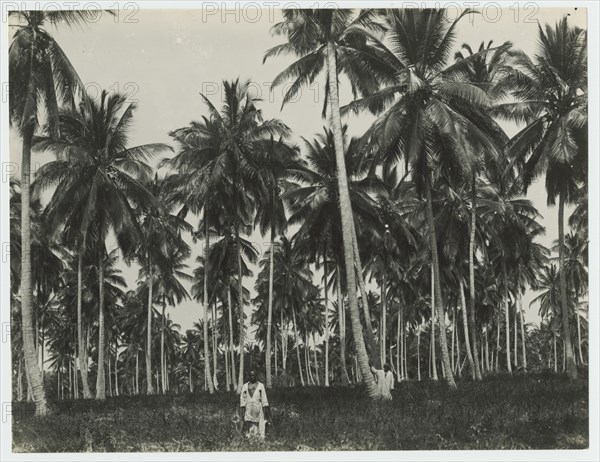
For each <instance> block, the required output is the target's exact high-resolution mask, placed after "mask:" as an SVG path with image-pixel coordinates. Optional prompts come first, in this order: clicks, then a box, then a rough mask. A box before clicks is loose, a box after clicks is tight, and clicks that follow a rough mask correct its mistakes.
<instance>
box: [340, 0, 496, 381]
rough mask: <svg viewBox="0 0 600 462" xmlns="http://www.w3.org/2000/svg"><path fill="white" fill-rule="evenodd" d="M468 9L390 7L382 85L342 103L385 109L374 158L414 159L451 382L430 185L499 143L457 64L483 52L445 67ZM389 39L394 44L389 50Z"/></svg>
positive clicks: (372, 138) (375, 129)
mask: <svg viewBox="0 0 600 462" xmlns="http://www.w3.org/2000/svg"><path fill="white" fill-rule="evenodd" d="M470 13H472V11H470V10H465V11H464V12H463V13H462V14H461V15H460V16H459V17H458V18H456V19H455V20H454V21H448V19H447V18H446V12H445V11H444V10H433V9H424V10H392V11H389V12H387V14H386V15H385V25H386V27H387V28H388V35H387V39H386V42H385V43H384V42H381V41H379V40H377V39H376V38H375V37H372V38H371V40H372V41H374V42H376V47H377V50H378V51H377V53H378V56H380V57H381V64H380V65H379V67H377V68H372V67H371V66H367V68H368V70H369V71H370V72H371V73H373V74H374V75H376V76H377V77H378V79H379V80H380V82H381V86H382V88H381V89H380V90H378V91H377V92H375V93H373V94H371V95H369V96H366V97H364V98H361V99H358V100H356V101H354V102H352V103H351V104H349V105H348V106H346V108H345V109H344V110H352V111H355V112H358V111H361V110H369V111H371V112H373V113H375V114H378V113H381V112H382V111H383V114H381V115H380V116H379V118H378V119H377V120H376V121H375V122H374V123H373V125H372V126H371V127H370V128H369V130H367V132H366V133H365V135H364V137H363V138H364V145H365V149H366V150H367V151H368V152H370V151H372V150H375V151H376V152H377V155H376V158H375V160H376V162H375V164H379V163H383V164H388V165H390V164H391V165H393V164H395V163H396V162H397V161H398V160H399V159H400V158H402V157H403V158H404V160H405V163H406V164H407V165H410V168H411V171H412V176H413V179H414V181H415V183H416V186H417V191H418V192H419V194H422V195H424V197H425V198H426V201H427V202H426V203H427V219H428V220H427V221H428V224H429V240H430V250H431V262H432V268H433V276H434V277H433V279H434V292H435V305H436V311H437V318H438V322H439V330H440V336H439V337H440V346H441V350H442V362H443V366H444V371H445V376H446V380H447V382H448V384H449V385H450V386H451V387H455V386H456V384H455V382H454V377H453V375H452V369H451V366H450V356H449V354H448V347H447V340H446V329H445V314H444V302H443V294H442V289H441V284H440V268H439V259H438V249H437V239H436V233H435V227H434V215H433V201H432V188H434V187H435V182H434V181H435V179H436V175H439V174H440V168H441V167H442V166H443V165H444V164H446V165H449V164H452V165H454V166H455V170H456V169H457V168H458V171H461V170H462V172H461V173H462V174H463V176H468V173H469V172H470V171H471V168H470V166H471V165H472V164H473V162H474V158H473V153H474V152H475V147H484V148H485V149H486V150H488V151H489V152H494V151H495V150H496V149H497V148H496V146H495V144H494V143H493V141H492V140H491V139H490V136H489V134H488V133H487V131H486V130H484V129H482V128H481V127H480V126H479V122H480V121H481V120H484V118H483V115H484V114H485V112H486V110H487V109H488V107H489V102H490V100H489V97H488V95H487V93H486V92H485V91H484V90H483V89H481V88H479V87H478V86H477V85H474V84H472V83H470V82H467V81H465V80H464V79H462V78H460V72H459V70H461V69H463V68H464V66H465V64H466V62H468V61H469V60H472V59H475V58H476V57H477V56H478V54H477V53H476V54H474V55H472V56H471V57H469V58H466V59H465V60H462V61H460V62H458V63H454V64H451V65H449V66H448V65H447V61H448V57H449V53H450V48H451V46H452V44H453V43H454V38H455V28H456V25H457V24H458V22H459V21H460V20H461V19H462V18H464V17H465V15H467V14H470ZM389 43H393V44H394V46H393V47H392V46H390V47H389V48H388V46H387V45H386V44H389ZM486 52H487V51H486ZM465 147H467V149H465ZM446 170H449V169H446Z"/></svg>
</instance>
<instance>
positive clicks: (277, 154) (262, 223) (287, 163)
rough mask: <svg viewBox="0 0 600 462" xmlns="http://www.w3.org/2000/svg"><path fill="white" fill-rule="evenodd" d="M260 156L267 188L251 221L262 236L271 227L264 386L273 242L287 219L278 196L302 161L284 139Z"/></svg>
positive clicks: (268, 366)
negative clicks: (253, 219) (254, 217)
mask: <svg viewBox="0 0 600 462" xmlns="http://www.w3.org/2000/svg"><path fill="white" fill-rule="evenodd" d="M259 156H260V157H262V159H259V162H260V163H261V164H262V165H264V167H263V169H262V172H261V176H262V177H263V182H264V183H265V187H266V188H265V189H266V192H267V195H266V197H264V198H263V200H262V201H261V202H260V203H259V204H258V207H257V213H256V219H255V225H258V226H259V229H260V231H261V233H262V234H263V236H264V235H265V234H266V233H267V230H270V231H271V239H270V246H269V248H270V250H271V252H270V253H269V256H270V258H271V260H270V262H269V302H268V314H267V338H266V346H265V367H266V372H267V373H266V376H267V380H266V382H267V388H271V387H272V385H273V379H272V377H271V334H272V332H271V331H272V324H273V274H274V269H273V251H272V250H273V245H274V242H275V238H276V237H277V236H279V235H281V234H283V233H284V232H285V230H286V228H287V219H286V215H285V205H284V202H283V200H282V194H284V193H285V192H286V191H287V190H289V189H291V188H294V187H296V185H295V184H294V183H292V182H291V181H290V179H291V178H293V176H294V173H295V172H297V173H296V175H297V176H301V173H302V165H301V163H300V158H299V153H298V150H297V149H295V148H293V147H291V146H289V145H288V144H286V143H284V142H283V141H281V140H280V141H274V140H273V141H272V142H271V144H270V145H269V146H268V148H267V150H265V151H264V152H262V153H259Z"/></svg>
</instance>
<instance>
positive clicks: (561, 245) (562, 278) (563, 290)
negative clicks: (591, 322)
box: [558, 188, 578, 380]
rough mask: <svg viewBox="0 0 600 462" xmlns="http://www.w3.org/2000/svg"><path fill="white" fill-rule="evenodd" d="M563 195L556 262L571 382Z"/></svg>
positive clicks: (574, 371) (573, 367)
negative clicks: (557, 263) (557, 262)
mask: <svg viewBox="0 0 600 462" xmlns="http://www.w3.org/2000/svg"><path fill="white" fill-rule="evenodd" d="M565 195H566V191H565V189H564V188H561V191H560V195H559V201H558V261H559V273H558V274H559V283H560V305H561V315H562V316H561V319H562V330H563V332H562V333H563V340H564V343H565V358H566V359H565V361H566V363H567V375H568V376H569V378H570V379H571V380H575V379H577V376H578V373H577V366H576V365H575V355H574V354H573V344H572V343H571V329H570V326H569V305H568V303H567V280H566V275H565V272H566V270H565V268H566V266H565Z"/></svg>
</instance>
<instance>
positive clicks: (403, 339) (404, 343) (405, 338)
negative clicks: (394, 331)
mask: <svg viewBox="0 0 600 462" xmlns="http://www.w3.org/2000/svg"><path fill="white" fill-rule="evenodd" d="M405 327H406V325H405V324H404V316H402V344H403V345H404V346H403V347H402V352H403V353H404V355H403V357H404V373H403V375H404V380H409V376H408V348H407V333H406V329H405Z"/></svg>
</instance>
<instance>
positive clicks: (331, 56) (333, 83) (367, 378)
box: [327, 41, 378, 398]
mask: <svg viewBox="0 0 600 462" xmlns="http://www.w3.org/2000/svg"><path fill="white" fill-rule="evenodd" d="M327 68H328V83H329V105H330V110H331V125H332V127H331V128H332V131H333V139H334V146H335V158H336V164H337V180H338V190H339V191H338V192H339V201H340V215H341V221H342V241H343V246H344V262H345V266H346V285H347V293H348V302H349V305H350V319H351V322H352V334H353V336H354V345H355V350H356V355H357V360H358V366H359V368H360V372H361V375H362V378H363V380H364V382H365V385H366V387H367V394H368V395H369V397H371V398H376V397H378V392H377V387H376V385H375V379H374V378H373V374H371V372H370V367H369V357H368V355H367V349H366V347H365V341H364V338H363V333H362V326H361V322H360V314H359V311H358V300H357V297H356V279H355V277H354V260H355V259H354V258H353V257H354V249H353V245H352V227H353V225H354V219H353V217H352V205H351V203H350V192H349V191H348V176H347V173H346V161H345V158H344V141H343V137H342V121H341V118H340V103H339V93H338V70H337V57H336V52H335V45H334V43H333V41H329V42H328V43H327ZM365 303H366V300H365Z"/></svg>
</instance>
